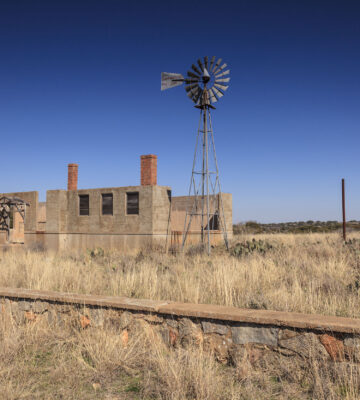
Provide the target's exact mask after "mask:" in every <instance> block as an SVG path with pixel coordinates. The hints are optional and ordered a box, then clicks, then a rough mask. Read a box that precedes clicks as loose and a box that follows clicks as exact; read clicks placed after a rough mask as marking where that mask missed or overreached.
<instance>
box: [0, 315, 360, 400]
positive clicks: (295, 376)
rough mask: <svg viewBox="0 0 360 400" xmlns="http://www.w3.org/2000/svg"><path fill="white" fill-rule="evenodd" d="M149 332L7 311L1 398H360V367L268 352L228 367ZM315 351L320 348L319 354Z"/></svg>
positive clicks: (0, 333) (0, 346) (0, 340)
mask: <svg viewBox="0 0 360 400" xmlns="http://www.w3.org/2000/svg"><path fill="white" fill-rule="evenodd" d="M148 329H149V330H147V331H146V330H145V331H142V332H141V333H138V334H137V333H136V332H132V334H131V335H130V338H129V342H128V343H127V344H126V345H125V344H124V343H123V341H122V340H121V338H120V335H119V332H118V331H116V329H115V328H114V329H110V328H109V327H108V328H107V329H106V330H104V329H102V328H92V329H88V330H85V331H79V330H76V329H74V328H70V327H62V328H59V327H52V328H51V329H49V327H47V326H45V325H42V322H41V320H39V322H36V323H32V324H28V325H24V326H15V325H14V324H13V322H12V320H11V318H9V317H8V316H5V315H1V316H0V398H1V399H2V400H40V399H48V400H58V399H59V400H60V399H61V400H65V399H66V400H95V399H100V400H101V399H103V400H134V399H148V400H150V399H160V400H194V399H196V400H244V399H249V400H252V399H266V400H268V399H289V400H290V399H304V400H305V399H319V400H337V399H348V400H355V399H359V397H360V369H359V366H357V365H355V364H348V363H333V362H331V361H330V362H329V361H325V360H324V359H321V358H316V357H313V358H310V359H300V358H293V357H285V356H282V355H280V354H276V353H274V352H267V353H266V354H267V355H265V356H264V357H263V358H259V359H256V357H255V358H253V359H252V360H251V359H250V358H248V357H246V353H244V357H243V359H242V361H241V363H239V364H237V365H236V366H224V365H221V364H219V363H217V362H216V361H215V358H214V357H213V356H212V354H208V353H205V352H204V351H203V350H202V349H201V348H199V347H191V346H190V347H187V348H176V349H169V348H168V347H167V346H165V345H164V344H163V342H162V341H161V340H160V338H159V337H158V336H157V335H156V333H154V331H152V330H151V327H148ZM314 354H315V352H314Z"/></svg>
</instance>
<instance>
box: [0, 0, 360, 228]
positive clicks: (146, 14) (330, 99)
mask: <svg viewBox="0 0 360 400" xmlns="http://www.w3.org/2000/svg"><path fill="white" fill-rule="evenodd" d="M359 21H360V3H359V1H346V0H345V1H340V0H339V1H331V0H327V1H316V0H311V1H306V0H305V1H291V0H284V1H276V0H275V1H265V0H264V1H257V0H248V1H241V0H239V1H221V2H219V1H211V0H209V1H196V0H193V1H182V2H179V1H169V0H168V1H148V0H147V1H138V0H132V1H120V0H96V1H95V0H86V1H85V0H83V1H79V0H51V1H50V0H46V1H45V0H44V1H37V0H31V1H29V0H24V1H20V0H19V1H18V0H11V1H10V0H9V1H5V0H0V54H1V59H0V132H1V150H2V151H1V159H0V166H1V171H2V175H1V187H0V191H2V192H10V191H23V190H39V192H40V197H41V199H43V200H44V199H45V196H46V190H47V189H58V188H66V179H67V167H66V165H67V163H69V162H78V163H79V165H80V166H79V187H81V188H90V187H108V186H125V185H136V184H138V183H139V156H140V155H141V154H149V153H155V154H157V155H158V157H159V158H158V183H159V184H160V185H170V186H172V188H173V193H174V195H183V194H186V192H187V188H188V183H189V178H190V174H191V162H192V157H193V149H194V145H195V133H196V128H197V124H198V110H197V109H195V108H194V107H193V105H192V103H191V101H190V100H189V99H188V98H187V97H186V95H185V91H184V89H183V88H182V87H178V88H175V89H172V90H168V91H165V92H161V91H160V73H161V71H167V72H180V73H186V71H187V69H188V68H189V67H190V65H191V64H192V63H193V62H194V61H195V60H196V59H197V58H198V57H200V56H204V55H208V56H212V55H216V56H218V57H222V58H223V59H224V61H226V62H227V63H228V64H229V66H230V68H231V78H232V79H231V84H230V88H229V90H228V91H227V93H226V96H224V98H223V99H222V100H221V102H219V103H218V106H217V109H216V110H215V111H214V114H213V123H214V132H215V141H216V148H217V153H218V158H219V164H220V171H221V178H222V185H223V191H225V192H231V193H232V194H233V210H234V222H238V221H247V220H257V221H261V222H272V221H274V222H277V221H290V220H308V219H314V220H328V219H340V216H341V208H340V204H341V197H340V183H341V182H340V181H341V178H343V177H344V178H345V179H346V184H347V198H348V203H347V208H348V212H347V214H348V218H349V219H360V165H359V164H360V162H359V152H360V136H359V133H360V112H359V111H360V23H359Z"/></svg>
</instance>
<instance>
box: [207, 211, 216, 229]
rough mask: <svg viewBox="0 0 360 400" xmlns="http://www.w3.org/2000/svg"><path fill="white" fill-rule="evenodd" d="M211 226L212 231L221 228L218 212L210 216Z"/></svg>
mask: <svg viewBox="0 0 360 400" xmlns="http://www.w3.org/2000/svg"><path fill="white" fill-rule="evenodd" d="M209 226H210V230H211V231H218V230H219V215H218V214H214V215H213V216H212V217H211V218H210V221H209ZM205 229H208V227H206V228H205Z"/></svg>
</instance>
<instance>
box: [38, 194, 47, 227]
mask: <svg viewBox="0 0 360 400" xmlns="http://www.w3.org/2000/svg"><path fill="white" fill-rule="evenodd" d="M45 228H46V202H44V201H42V202H39V203H38V209H37V231H38V232H45Z"/></svg>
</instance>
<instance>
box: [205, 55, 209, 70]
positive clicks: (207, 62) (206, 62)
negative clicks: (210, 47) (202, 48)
mask: <svg viewBox="0 0 360 400" xmlns="http://www.w3.org/2000/svg"><path fill="white" fill-rule="evenodd" d="M204 64H205V68H206V69H208V65H209V58H208V56H205V57H204Z"/></svg>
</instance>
